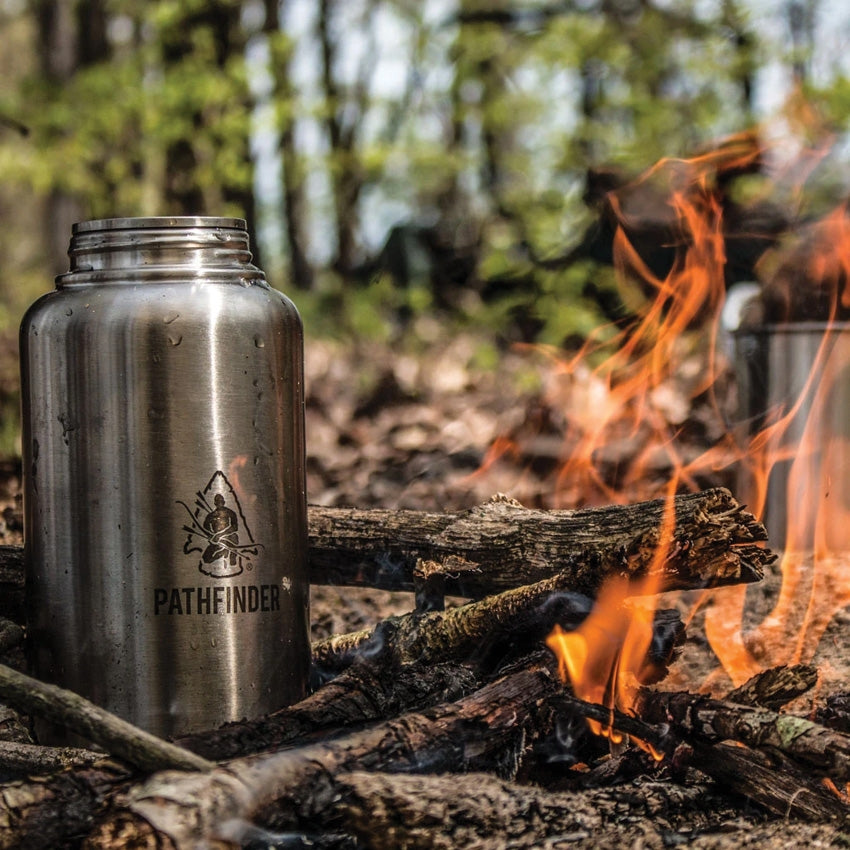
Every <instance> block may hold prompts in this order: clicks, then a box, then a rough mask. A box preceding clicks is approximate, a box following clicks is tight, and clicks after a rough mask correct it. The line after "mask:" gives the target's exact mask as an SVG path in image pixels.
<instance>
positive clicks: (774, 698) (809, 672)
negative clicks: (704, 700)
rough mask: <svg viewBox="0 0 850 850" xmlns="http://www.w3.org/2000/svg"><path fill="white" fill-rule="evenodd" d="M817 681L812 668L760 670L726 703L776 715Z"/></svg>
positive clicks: (792, 667)
mask: <svg viewBox="0 0 850 850" xmlns="http://www.w3.org/2000/svg"><path fill="white" fill-rule="evenodd" d="M817 681H818V670H817V667H814V666H813V665H811V664H795V665H793V666H791V667H786V666H782V667H771V668H769V669H767V670H762V672H761V673H757V674H756V675H755V676H753V677H752V678H751V679H748V680H747V681H746V682H744V684H743V685H741V686H740V687H738V688H735V689H734V690H733V691H729V693H728V694H726V697H725V699H726V702H735V703H738V704H739V705H753V706H761V707H762V708H769V709H770V710H771V711H779V709H780V708H782V706H783V705H787V704H788V703H789V702H791V700H794V699H796V698H797V697H800V696H802V695H803V694H804V693H806V692H807V691H809V690H811V689H812V688H813V687H814V686H815V685H816V684H817Z"/></svg>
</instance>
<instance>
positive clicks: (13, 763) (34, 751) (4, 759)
mask: <svg viewBox="0 0 850 850" xmlns="http://www.w3.org/2000/svg"><path fill="white" fill-rule="evenodd" d="M102 758H103V753H97V752H95V751H94V750H84V749H81V748H78V747H42V746H39V745H38V744H21V743H16V742H12V741H3V742H0V773H13V774H16V775H21V776H24V775H26V776H40V775H47V774H49V773H55V772H56V771H57V770H64V769H65V768H68V767H85V766H86V765H89V764H92V763H94V762H95V761H97V760H98V759H102Z"/></svg>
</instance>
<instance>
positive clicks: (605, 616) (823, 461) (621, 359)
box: [487, 109, 850, 735]
mask: <svg viewBox="0 0 850 850" xmlns="http://www.w3.org/2000/svg"><path fill="white" fill-rule="evenodd" d="M794 116H796V118H797V119H798V120H799V119H801V117H803V116H804V113H803V112H802V111H800V110H799V109H797V110H796V111H795V112H794ZM789 120H790V119H789ZM809 129H811V128H809ZM815 131H816V132H820V131H819V130H818V128H815ZM824 136H825V133H823V132H820V138H821V139H823V138H824ZM825 151H826V145H825V144H823V143H822V144H821V145H820V146H817V145H816V146H814V147H811V146H808V142H806V143H805V150H803V151H802V156H801V157H800V165H799V167H798V168H796V169H794V168H790V167H789V169H788V172H789V174H790V176H791V178H792V180H796V179H797V178H799V179H800V181H801V182H802V181H804V180H805V179H806V178H807V177H808V175H809V174H810V173H811V172H812V170H813V169H814V167H815V165H816V163H817V162H818V161H819V160H820V159H821V158H822V157H823V156H824V154H825ZM763 154H764V151H763V150H762V149H761V147H760V145H759V144H758V142H757V139H756V136H755V135H754V134H741V135H740V136H736V137H733V138H732V139H731V140H729V142H728V143H727V144H725V145H723V146H721V148H719V149H718V150H716V151H714V152H712V153H710V154H707V155H705V156H702V157H697V158H694V159H692V160H687V161H685V160H672V159H670V160H664V161H662V162H660V163H659V164H658V165H657V166H655V167H654V168H653V169H652V170H651V171H650V172H649V173H648V174H647V175H645V176H644V177H643V178H641V180H640V181H638V182H637V183H636V184H633V186H632V187H626V188H625V189H623V190H620V191H618V192H616V193H614V194H612V195H611V196H610V197H609V201H610V207H611V209H612V211H613V213H614V215H615V216H616V218H617V220H618V221H619V227H618V228H617V231H616V235H615V238H614V251H615V268H616V271H617V273H618V279H619V281H620V285H621V287H622V289H623V293H624V299H626V300H627V301H628V302H629V303H630V304H632V305H633V306H634V304H635V298H636V292H637V293H639V298H640V304H639V305H638V307H637V308H636V309H635V312H636V314H637V320H636V321H635V322H634V323H633V324H632V325H631V326H630V327H629V328H627V329H626V330H622V331H619V332H616V333H614V332H613V330H612V329H610V328H608V329H600V331H599V332H598V333H597V334H595V335H593V336H592V337H591V339H590V340H589V341H588V342H587V344H586V345H585V347H584V348H583V349H582V350H581V351H580V352H578V354H576V355H574V356H572V357H564V356H563V355H560V354H558V355H556V354H553V353H552V352H551V351H550V352H548V354H549V356H550V357H551V358H552V361H553V369H552V372H553V374H554V376H555V378H556V379H557V381H556V382H555V383H554V389H553V391H552V395H551V397H550V399H549V402H550V403H551V404H553V406H555V405H556V404H560V406H561V409H562V410H563V411H564V416H565V419H566V423H565V434H564V448H563V458H562V461H563V462H562V464H561V465H560V467H559V471H558V474H557V478H556V480H555V482H554V491H555V498H554V502H555V505H556V506H561V507H566V506H569V507H573V506H579V505H583V504H592V503H600V502H604V503H623V502H626V501H631V500H635V499H636V498H649V497H652V496H654V495H657V493H658V492H659V488H660V487H661V486H664V487H665V492H666V493H667V496H668V498H669V499H670V504H672V495H673V494H674V493H675V492H677V490H679V489H691V490H696V489H698V488H699V486H700V481H702V480H704V478H705V476H706V475H712V474H714V473H716V472H717V471H718V470H720V469H722V468H725V467H729V465H730V464H733V463H737V464H738V465H740V467H741V468H742V470H743V472H742V475H741V480H743V479H744V478H748V479H749V482H750V483H749V485H748V486H747V487H746V488H745V492H744V493H743V494H742V493H738V494H737V495H738V496H739V498H741V496H742V495H743V498H744V499H745V500H746V502H747V504H748V506H749V509H750V510H751V511H753V512H754V513H755V514H756V516H758V517H762V516H764V511H765V509H766V507H767V506H768V505H769V503H770V500H771V498H772V496H771V486H772V485H771V483H770V482H771V475H772V473H774V471H775V470H777V469H779V468H781V467H782V465H785V466H786V467H788V466H790V471H789V472H788V473H787V474H788V481H789V483H788V487H787V490H788V505H787V508H786V511H785V512H786V514H787V516H788V518H789V522H788V531H787V539H786V540H785V542H784V543H785V545H784V549H785V556H784V559H783V561H782V564H781V572H782V586H781V590H780V593H779V596H778V599H777V602H776V605H775V607H774V610H773V611H772V612H771V613H770V615H769V616H767V617H766V618H764V619H763V620H762V622H760V623H759V624H757V625H756V626H755V627H754V628H751V629H749V630H747V631H745V629H744V625H743V624H744V621H745V589H744V588H741V587H737V588H729V589H723V590H718V591H712V592H710V596H709V597H708V598H707V599H703V600H700V602H699V603H698V604H699V605H705V614H706V616H705V628H706V635H707V637H708V639H709V642H710V644H711V646H712V648H713V650H714V652H715V654H716V655H717V657H718V659H719V661H720V663H721V665H722V667H723V669H724V670H725V672H726V674H727V675H728V676H729V677H730V678H731V680H732V681H733V683H734V684H736V685H737V684H740V683H742V682H743V681H744V680H746V679H747V678H749V677H750V676H751V675H752V674H754V673H756V672H758V671H759V670H761V669H764V668H765V667H767V666H773V665H775V664H780V663H792V662H798V661H808V660H811V658H812V656H813V655H814V652H815V649H816V647H817V644H818V642H819V641H820V639H821V637H822V635H823V633H824V631H825V630H826V628H827V626H828V624H829V623H830V621H831V620H832V618H833V617H834V615H835V613H836V612H837V611H838V610H839V609H840V608H843V607H845V606H847V605H848V604H850V473H848V472H847V471H846V469H845V467H846V466H847V463H848V461H847V459H848V458H850V445H848V443H850V439H848V438H845V437H842V435H844V434H850V429H848V428H845V427H843V423H842V419H843V418H846V417H847V416H850V392H849V391H848V390H846V389H844V385H845V384H848V383H850V342H847V343H845V342H844V341H843V338H844V335H845V334H846V335H847V338H848V339H850V334H847V331H846V329H843V328H838V327H835V326H834V325H832V324H831V325H830V329H829V330H828V331H827V332H826V333H825V334H824V335H823V338H822V340H821V341H820V344H819V346H818V347H817V350H816V351H815V352H814V354H813V360H812V367H811V371H810V373H809V374H808V376H807V377H806V379H805V381H804V382H803V384H802V386H801V387H800V388H799V393H798V396H797V398H796V399H793V400H792V401H791V402H790V403H789V404H788V405H787V406H786V408H785V409H781V410H776V411H771V412H769V415H768V416H767V417H766V419H765V423H764V427H763V428H762V430H760V431H759V432H758V433H757V434H755V435H753V436H752V437H751V438H750V439H749V440H748V441H747V442H746V443H745V444H744V445H741V441H740V435H739V434H734V433H728V432H727V433H726V434H725V435H724V436H723V437H722V438H721V439H720V440H719V441H718V442H717V444H716V445H715V446H714V447H713V448H711V449H710V450H709V451H708V452H706V453H704V454H702V455H700V456H699V457H693V456H687V455H685V454H684V453H683V452H684V450H683V449H682V447H681V446H680V444H679V443H678V442H677V439H676V438H677V434H676V425H675V424H673V425H671V422H674V423H675V422H676V421H682V420H683V419H684V416H680V417H678V419H677V417H676V416H673V415H671V405H672V406H675V399H671V394H670V390H669V387H670V384H671V381H672V379H673V378H675V379H676V380H677V381H678V382H679V383H687V385H688V388H689V398H688V399H686V401H688V402H690V401H692V400H693V399H694V398H697V397H699V396H702V397H703V398H706V397H707V398H709V399H710V400H711V403H712V404H713V405H714V408H715V412H716V416H717V421H718V422H723V421H725V420H724V418H723V413H722V411H721V407H722V405H721V403H720V401H716V400H714V398H713V396H714V393H715V388H716V387H717V386H718V385H719V384H720V383H721V382H722V380H723V376H724V374H727V373H728V364H726V363H724V362H723V357H722V356H721V352H720V350H719V346H718V342H717V340H718V333H719V326H720V312H721V309H722V306H723V303H724V298H725V265H726V242H725V237H724V230H723V226H724V221H723V216H724V212H723V210H724V208H723V204H722V203H721V200H720V194H719V192H718V191H717V183H718V180H719V177H720V176H721V175H722V174H723V173H724V172H726V171H728V170H734V169H747V168H748V167H750V166H752V165H753V164H754V163H755V162H757V161H758V158H759V157H761V156H763ZM649 181H652V182H653V183H655V184H661V185H662V186H663V188H664V189H665V193H664V194H665V196H666V197H667V199H668V201H667V202H668V203H669V205H670V207H671V208H672V210H673V211H674V213H675V219H676V222H677V226H676V228H675V233H674V237H675V238H674V241H675V246H674V247H675V248H676V249H677V252H676V258H675V260H674V262H673V265H672V268H671V270H670V272H669V274H667V275H666V276H665V277H663V278H661V277H658V276H657V275H656V274H655V273H654V272H653V271H652V269H651V268H650V266H649V264H648V263H647V262H645V261H644V259H643V258H642V256H641V253H640V251H639V250H638V248H637V247H636V246H635V245H633V244H632V243H631V242H630V240H629V238H628V235H627V234H628V233H629V232H630V228H629V224H630V218H631V216H632V215H633V210H632V204H633V200H634V199H633V198H632V197H631V192H632V190H633V189H634V188H635V187H637V186H639V185H643V184H645V183H647V182H649ZM795 188H796V186H795ZM804 235H805V240H806V242H805V244H804V245H803V246H802V247H801V249H800V252H799V256H797V257H795V258H794V259H795V267H794V268H792V269H791V273H792V275H796V276H797V277H801V276H802V277H804V278H805V281H806V286H808V287H809V289H808V291H807V292H803V293H802V295H803V298H804V299H805V298H807V297H809V296H811V297H813V298H815V300H817V301H819V303H824V302H825V301H826V302H827V303H829V305H830V308H831V309H830V312H829V319H830V322H832V321H833V320H835V319H836V318H842V319H845V318H846V319H850V284H848V282H850V210H848V209H847V206H846V205H842V206H841V207H839V208H838V209H836V210H835V211H834V212H833V213H831V214H830V215H828V216H827V217H826V218H825V219H824V220H823V221H822V222H820V223H819V224H818V225H817V226H814V227H812V228H811V229H810V230H809V231H808V232H806V233H805V234H804ZM803 255H805V256H806V258H807V262H806V265H805V268H803V269H802V273H801V269H800V263H799V262H798V260H799V257H801V256H803ZM771 281H772V282H773V290H772V291H771V290H770V288H769V287H768V288H767V290H766V291H765V303H766V304H767V305H768V307H769V308H770V309H771V310H772V311H773V312H772V313H771V314H770V315H767V316H766V318H765V321H766V322H768V323H774V322H781V321H783V320H784V319H785V318H787V317H788V316H792V317H793V315H794V313H795V310H796V309H797V308H798V307H799V306H800V305H799V304H795V298H798V297H799V294H800V293H799V280H794V279H792V280H790V281H787V286H786V285H785V283H786V281H784V280H783V275H782V270H781V269H780V270H779V273H777V272H776V270H773V273H772V274H771ZM696 351H702V352H705V356H704V357H703V358H702V359H697V358H696V356H695V355H694V352H696ZM603 355H607V356H605V357H603ZM685 379H686V380H685ZM842 394H843V395H842ZM685 415H686V414H685ZM618 444H619V445H620V446H622V445H624V444H625V445H627V446H630V447H631V450H630V452H629V457H628V459H625V458H624V457H623V454H624V453H623V452H620V453H619V454H618V453H617V452H616V451H612V450H611V447H612V446H616V445H618ZM521 455H522V446H521V442H520V441H518V440H517V439H510V440H509V439H507V438H506V439H504V440H503V441H500V442H498V443H496V444H494V446H493V448H492V451H491V454H490V456H489V457H488V461H487V462H488V464H492V463H496V462H498V459H499V458H500V457H509V456H512V457H514V458H519V457H520V456H521ZM612 468H613V469H614V472H613V474H612ZM744 473H745V474H744ZM664 523H665V527H664V528H663V529H662V533H661V535H660V536H661V539H662V541H664V542H663V543H662V544H661V545H660V546H659V550H658V553H657V557H658V558H659V559H662V560H663V558H665V557H667V552H668V549H667V548H666V547H668V546H669V542H670V540H672V534H673V530H674V529H673V526H672V517H665V520H664ZM668 523H671V524H669V525H668ZM768 531H769V532H770V531H771V529H770V527H768ZM776 544H777V541H773V545H774V546H776ZM645 581H646V584H645V585H644V586H641V587H635V586H634V585H627V584H625V583H624V582H611V583H609V584H607V585H606V586H605V587H604V588H603V589H602V591H601V592H600V595H599V599H598V601H597V604H596V607H595V608H594V611H593V612H592V613H591V615H590V616H589V617H588V618H587V620H586V621H585V622H584V623H583V624H582V625H581V627H580V628H578V629H576V630H575V631H572V632H564V631H563V630H562V629H560V628H556V629H555V630H554V631H553V633H552V634H551V635H550V637H549V638H548V640H547V645H548V646H549V647H550V648H551V649H552V650H553V652H555V653H556V654H557V656H558V659H559V669H560V671H561V675H562V676H563V678H564V679H565V680H569V682H570V683H571V684H572V687H573V689H574V691H575V693H576V695H577V696H579V697H580V698H583V699H586V700H589V701H592V702H596V703H600V704H602V705H605V706H607V707H608V708H610V709H612V711H613V709H614V708H615V707H616V708H618V709H620V710H624V711H628V710H629V709H630V707H631V705H632V703H633V699H634V694H635V690H636V688H637V687H638V685H639V683H640V682H641V681H642V678H645V677H646V670H645V665H646V648H647V646H648V645H649V641H650V640H651V637H652V617H653V612H652V610H651V609H646V608H644V607H638V606H631V607H630V606H628V605H626V599H627V597H629V596H633V595H635V594H636V593H639V594H646V595H651V594H653V593H654V592H655V590H656V589H657V588H655V587H654V586H653V583H652V579H651V577H650V578H647V579H646V580H645ZM626 614H627V615H626ZM597 731H598V732H600V733H604V734H608V735H614V734H616V733H614V732H613V730H612V729H611V728H610V724H609V726H608V727H607V728H605V727H603V726H602V725H597Z"/></svg>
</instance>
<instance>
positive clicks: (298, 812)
mask: <svg viewBox="0 0 850 850" xmlns="http://www.w3.org/2000/svg"><path fill="white" fill-rule="evenodd" d="M560 690H561V686H560V684H559V683H558V682H557V681H556V677H554V676H553V675H552V674H551V673H550V672H549V671H548V670H547V669H543V668H536V669H532V670H523V671H521V672H518V673H514V674H512V675H510V676H506V677H504V678H502V679H500V680H498V681H496V682H494V683H492V684H491V685H488V686H486V687H484V688H482V689H481V690H479V691H476V692H475V693H474V694H472V695H471V696H469V697H466V698H464V699H462V700H459V701H457V702H455V703H450V704H447V705H444V706H441V707H438V708H435V709H432V710H429V711H426V712H422V713H419V714H407V715H404V716H403V717H401V718H399V719H398V720H392V721H388V722H385V723H381V724H378V725H377V726H375V727H373V728H371V729H369V730H366V731H364V732H359V733H355V734H353V735H348V736H345V737H343V738H339V739H336V740H334V741H330V742H328V743H325V744H315V745H311V746H307V747H302V748H299V749H294V750H286V751H283V752H280V753H274V754H270V755H262V756H252V757H250V758H247V759H237V760H235V761H232V762H229V763H227V764H226V765H223V766H221V767H219V768H217V769H215V770H213V771H210V772H208V773H197V774H185V773H183V774H181V773H175V772H166V773H161V774H156V775H154V776H153V777H151V779H150V780H149V781H148V782H146V783H145V784H144V785H142V786H139V787H136V788H134V789H132V790H131V791H130V792H128V794H127V795H126V797H125V802H124V803H123V805H121V806H120V807H118V808H117V809H116V810H115V811H114V812H113V813H112V814H111V815H110V817H108V818H107V819H106V820H105V821H104V822H103V823H101V824H100V826H99V827H98V828H97V829H96V830H95V831H94V832H93V834H92V835H91V837H90V838H89V840H88V842H87V844H86V847H87V848H88V850H95V848H109V850H119V848H129V847H139V846H173V847H174V848H177V850H183V848H195V847H197V846H198V842H199V841H200V842H203V841H207V842H213V841H216V840H219V841H222V840H223V841H232V842H239V841H240V840H241V839H242V838H243V837H244V834H245V830H246V828H248V827H250V825H251V822H252V821H253V820H254V819H255V818H257V817H258V816H260V815H264V817H266V818H269V819H270V824H271V826H272V827H273V828H276V829H277V828H282V827H283V826H286V825H288V826H290V827H291V826H292V824H293V820H292V819H293V818H294V817H309V816H310V814H311V812H315V811H316V807H317V806H320V807H322V808H323V807H325V805H326V801H327V799H328V796H327V795H328V794H330V795H331V796H332V795H333V794H334V793H335V788H334V781H333V776H335V775H338V774H339V773H341V772H343V771H351V770H361V769H363V770H393V771H399V772H407V773H411V772H420V771H425V770H427V771H441V772H452V771H458V770H464V771H466V770H482V769H489V770H493V771H495V772H496V773H498V774H500V775H502V776H503V777H509V776H511V775H513V774H514V773H515V771H516V768H517V763H518V759H519V755H520V753H521V751H522V750H523V748H524V746H525V744H526V735H527V733H528V732H529V731H530V730H531V729H534V728H536V726H537V723H538V720H539V718H540V716H541V715H542V714H544V713H547V701H548V700H549V699H550V698H552V697H553V696H554V695H556V694H557V693H558V692H559V691H560ZM272 806H274V811H272V810H270V807H272ZM150 839H153V840H154V841H159V842H160V844H153V843H151V844H144V843H143V842H145V841H148V840H150ZM167 842H171V843H170V845H169V844H168V843H167ZM203 846H205V845H203Z"/></svg>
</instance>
